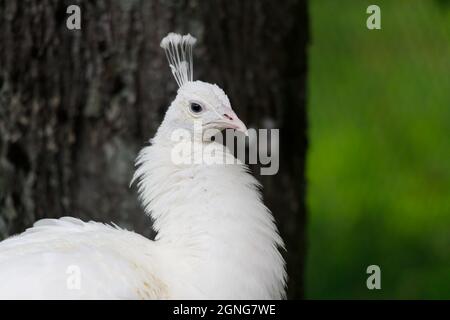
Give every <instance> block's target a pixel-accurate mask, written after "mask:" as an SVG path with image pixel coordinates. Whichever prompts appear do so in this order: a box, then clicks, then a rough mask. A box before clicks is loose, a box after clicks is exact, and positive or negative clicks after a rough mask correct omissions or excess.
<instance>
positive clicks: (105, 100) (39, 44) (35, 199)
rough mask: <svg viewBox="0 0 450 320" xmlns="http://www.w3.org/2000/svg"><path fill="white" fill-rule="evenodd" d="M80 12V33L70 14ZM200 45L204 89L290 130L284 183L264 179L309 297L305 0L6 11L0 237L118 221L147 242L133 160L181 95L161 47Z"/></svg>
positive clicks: (46, 1)
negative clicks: (80, 222)
mask: <svg viewBox="0 0 450 320" xmlns="http://www.w3.org/2000/svg"><path fill="white" fill-rule="evenodd" d="M71 4H78V5H79V6H80V7H81V15H82V23H81V30H68V29H67V28H66V19H67V17H68V16H69V15H68V14H67V13H66V8H67V7H68V6H69V5H71ZM170 31H176V32H180V33H187V32H190V33H191V34H193V35H195V36H196V37H197V38H198V40H199V41H198V45H197V47H196V50H195V52H194V55H195V59H194V60H195V61H194V66H195V67H194V71H195V74H194V77H195V78H196V79H201V80H203V81H207V82H215V83H217V84H219V85H220V86H221V87H222V88H224V90H225V92H226V93H227V94H228V96H229V98H230V101H231V103H232V105H233V108H234V109H235V110H236V112H237V114H238V115H240V117H241V119H242V120H243V121H244V122H246V123H248V124H251V126H253V127H264V126H266V125H267V123H269V124H270V125H271V126H273V127H274V128H280V141H281V142H280V171H279V173H278V174H277V175H274V176H258V177H257V178H258V179H259V180H261V181H262V183H263V185H264V197H265V202H266V204H267V206H268V207H269V208H270V209H271V210H272V211H273V213H274V215H275V218H276V219H277V220H278V222H279V226H280V230H281V233H282V236H283V238H284V239H285V242H286V245H287V253H286V258H287V264H288V274H289V298H300V297H302V295H303V287H304V285H303V284H304V282H303V270H304V258H305V201H304V200H305V174H304V163H305V152H306V145H307V143H306V141H307V139H306V112H305V104H306V102H305V83H306V73H307V70H306V46H307V39H308V20H307V7H306V0H287V1H283V2H279V1H278V2H274V1H238V0H231V1H230V0H220V1H204V2H203V1H202V2H200V1H195V0H190V1H144V0H127V1H126V0H122V1H112V0H111V1H106V0H103V1H102V0H99V1H92V2H90V1H74V0H70V1H57V0H54V1H52V0H41V1H31V0H30V1H7V0H0V239H1V238H5V237H7V236H9V235H12V234H15V233H18V232H21V231H23V230H24V229H25V228H27V227H30V226H31V225H32V224H33V222H34V221H36V220H38V219H41V218H44V217H60V216H64V215H70V216H75V217H80V218H82V219H84V220H97V221H102V222H110V221H113V222H115V223H117V224H119V225H121V226H123V227H126V228H129V229H132V230H136V231H137V232H139V233H142V234H144V235H146V236H149V237H151V236H152V231H151V228H150V225H151V222H150V221H149V219H148V218H147V217H146V216H145V215H144V214H143V212H142V209H141V208H140V207H139V204H138V201H137V197H136V194H135V190H133V189H130V188H129V187H128V184H129V181H130V178H131V176H132V173H133V168H134V167H133V163H134V158H135V156H136V155H137V152H138V151H139V149H140V148H141V147H142V146H143V145H144V144H145V143H146V141H147V140H148V139H149V138H150V137H152V136H153V135H154V133H155V130H156V128H157V127H158V125H159V123H160V121H161V119H162V116H163V114H164V112H165V110H166V108H167V106H168V105H169V103H170V102H171V100H172V99H173V98H174V96H175V92H176V83H175V81H174V80H173V79H172V78H171V74H170V72H169V69H168V66H167V63H166V60H165V59H166V58H165V55H164V53H163V51H162V49H160V47H159V42H160V40H161V39H162V37H163V36H165V35H166V34H167V33H168V32H170Z"/></svg>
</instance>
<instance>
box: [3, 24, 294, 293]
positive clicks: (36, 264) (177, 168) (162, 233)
mask: <svg viewBox="0 0 450 320" xmlns="http://www.w3.org/2000/svg"><path fill="white" fill-rule="evenodd" d="M195 42H196V39H195V38H193V37H192V36H191V35H185V36H181V35H178V34H174V33H170V34H169V35H168V36H166V37H165V38H164V39H163V40H162V41H161V47H163V48H164V49H165V51H166V54H167V58H168V60H169V63H170V68H171V70H172V73H173V75H174V77H175V79H176V81H177V83H178V85H179V89H178V93H177V96H176V98H175V100H174V101H173V102H172V104H171V105H170V107H169V108H168V110H167V112H166V115H165V117H164V120H163V122H162V123H161V125H160V127H159V129H158V130H157V133H156V135H155V137H154V138H153V139H152V140H151V145H150V146H148V147H144V148H143V149H142V151H141V152H140V154H139V156H138V158H137V161H136V165H137V170H136V172H135V174H134V177H133V181H136V182H137V187H138V192H139V198H140V200H141V201H142V205H143V208H144V210H145V212H146V213H147V214H148V215H150V216H151V218H152V219H153V220H154V224H153V227H154V229H155V230H156V232H157V236H156V238H155V240H154V241H153V240H149V239H147V238H145V237H143V236H141V235H139V234H137V233H134V232H131V231H127V230H124V229H121V228H119V227H118V226H116V225H112V226H111V225H106V224H103V223H98V222H92V221H91V222H83V221H81V220H79V219H75V218H70V217H63V218H60V219H43V220H40V221H38V222H36V223H35V224H34V226H33V227H32V228H30V229H27V230H26V231H25V232H23V233H22V234H19V235H17V236H13V237H10V238H8V239H6V240H4V241H2V242H0V298H1V299H15V298H19V299H283V298H285V286H286V271H285V262H284V260H283V257H282V255H281V254H280V250H281V249H282V248H284V244H283V241H282V239H281V237H280V236H279V234H278V231H277V228H276V225H275V222H274V219H273V216H272V214H271V212H270V211H269V210H268V209H267V208H266V206H265V205H264V204H263V202H262V198H261V194H260V190H259V188H260V185H259V184H258V182H257V181H256V179H255V178H253V177H252V175H250V174H249V173H248V169H247V167H246V165H245V164H242V163H241V162H239V161H238V160H236V159H234V158H233V156H232V155H231V153H230V152H229V151H228V149H227V148H224V147H223V145H222V144H219V143H217V142H213V141H211V140H210V139H205V138H204V137H202V135H199V134H197V133H196V132H195V130H194V127H195V125H194V123H195V121H202V122H201V123H202V128H201V129H202V130H206V129H211V128H214V129H219V130H222V129H226V128H232V129H236V130H240V131H243V132H245V131H246V130H247V129H246V127H245V125H244V123H243V122H242V121H241V120H239V118H238V117H237V116H236V114H235V113H234V111H233V110H232V108H231V106H230V102H229V100H228V97H227V96H226V94H225V93H224V92H223V91H222V89H220V88H219V87H218V86H217V85H213V84H209V83H205V82H201V81H193V69H192V48H193V46H194V44H195ZM180 129H183V132H184V133H189V134H191V138H190V139H185V138H183V139H180V140H177V141H178V142H175V141H174V139H173V135H174V132H177V130H178V131H179V130H180ZM175 146H177V148H180V146H181V147H183V148H184V147H186V148H187V149H186V148H185V149H183V148H182V150H188V153H187V154H188V155H194V154H195V153H196V152H198V150H205V149H206V148H209V149H207V150H208V154H214V155H215V156H220V157H222V156H223V157H225V158H227V159H230V157H232V159H234V160H235V161H234V163H233V164H223V163H205V162H204V161H203V162H201V161H200V162H199V161H183V162H182V163H179V162H177V161H174V154H175V153H174V150H175ZM189 150H190V151H189ZM184 160H186V159H184Z"/></svg>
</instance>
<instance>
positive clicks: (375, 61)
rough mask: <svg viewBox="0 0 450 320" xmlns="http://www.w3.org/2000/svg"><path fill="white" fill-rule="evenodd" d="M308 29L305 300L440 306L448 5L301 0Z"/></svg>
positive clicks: (447, 168) (449, 87)
mask: <svg viewBox="0 0 450 320" xmlns="http://www.w3.org/2000/svg"><path fill="white" fill-rule="evenodd" d="M370 4H377V5H378V6H379V7H380V8H381V27H382V29H381V30H373V31H372V30H368V29H367V28H366V27H365V21H366V18H367V17H368V16H369V15H368V14H364V12H365V10H366V8H367V6H368V5H370ZM310 19H311V46H310V50H309V60H310V64H309V67H310V68H309V79H308V95H309V96H308V100H309V104H308V118H309V139H310V144H309V146H310V148H309V153H308V156H307V179H308V192H307V194H308V198H307V199H308V200H307V201H308V209H309V211H308V214H309V224H308V226H307V232H308V255H307V259H306V261H307V272H306V287H307V289H306V296H307V297H308V298H373V299H378V298H382V299H386V298H401V299H423V298H427V299H431V298H445V299H449V298H450V2H449V1H443V0H441V1H423V0H408V1H401V0H400V1H381V0H377V1H351V0H344V1H322V0H312V1H310ZM371 264H376V265H379V266H380V268H381V287H382V289H381V290H372V291H369V290H367V288H366V284H365V281H366V279H367V277H368V275H366V274H365V270H366V268H367V266H368V265H371Z"/></svg>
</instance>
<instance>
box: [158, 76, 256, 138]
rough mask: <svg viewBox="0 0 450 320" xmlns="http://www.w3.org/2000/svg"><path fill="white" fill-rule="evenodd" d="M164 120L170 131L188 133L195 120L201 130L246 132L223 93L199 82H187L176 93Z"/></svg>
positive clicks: (213, 86)
mask: <svg viewBox="0 0 450 320" xmlns="http://www.w3.org/2000/svg"><path fill="white" fill-rule="evenodd" d="M165 121H167V122H169V124H170V127H171V128H172V129H179V128H181V129H185V130H190V131H191V130H193V129H194V124H195V123H196V121H197V123H198V124H201V127H202V129H203V131H205V130H208V129H216V130H223V129H235V130H237V131H241V132H243V133H246V132H247V127H246V126H245V124H244V123H243V122H242V121H241V120H240V119H239V118H238V116H237V115H236V113H235V112H234V111H233V109H232V108H231V105H230V101H229V100H228V97H227V95H226V94H225V92H224V91H223V90H222V89H220V88H219V87H218V86H217V85H215V84H210V83H206V82H202V81H194V82H187V83H185V84H184V85H183V86H182V87H181V88H180V89H179V90H178V95H177V97H176V99H175V101H174V103H172V105H171V106H170V108H169V110H168V112H167V115H166V119H165Z"/></svg>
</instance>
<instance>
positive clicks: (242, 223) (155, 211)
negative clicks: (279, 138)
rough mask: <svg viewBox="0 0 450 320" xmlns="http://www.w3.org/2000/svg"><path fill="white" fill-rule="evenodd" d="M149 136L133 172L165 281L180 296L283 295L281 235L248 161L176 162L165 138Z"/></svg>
mask: <svg viewBox="0 0 450 320" xmlns="http://www.w3.org/2000/svg"><path fill="white" fill-rule="evenodd" d="M152 142H153V145H151V146H149V147H145V148H144V149H143V150H142V151H141V152H140V154H139V157H138V159H137V165H138V166H139V167H138V169H137V170H136V173H135V175H134V178H133V180H137V181H138V190H139V196H140V199H141V201H142V203H143V206H144V209H145V212H146V213H147V214H149V215H150V216H151V217H152V218H153V220H154V228H155V230H156V231H157V232H158V234H157V237H156V239H155V242H156V243H157V244H159V245H161V246H163V247H164V252H166V253H167V268H166V271H167V275H168V276H167V278H166V279H165V281H167V282H168V283H169V286H172V287H174V288H176V291H177V292H184V293H185V294H181V296H180V297H178V298H208V299H214V298H221V299H241V298H242V299H249V298H250V299H280V298H285V282H286V272H285V265H284V260H283V258H282V256H281V254H280V252H279V250H278V249H279V248H280V247H283V241H282V239H281V238H280V236H279V235H278V232H277V229H276V226H275V223H274V220H273V217H272V215H271V213H270V211H269V210H268V209H267V208H266V207H265V206H264V204H263V202H262V200H261V195H260V192H259V184H258V182H257V181H256V180H255V179H254V178H253V177H252V176H251V175H250V174H249V173H248V172H247V168H246V166H245V165H242V164H234V165H206V164H190V165H176V164H174V163H173V161H172V160H171V146H170V144H167V143H161V142H160V141H158V136H156V137H155V139H154V140H153V141H152ZM204 145H206V143H204ZM210 146H211V145H210ZM213 146H214V148H215V149H217V152H222V153H223V152H226V153H227V154H228V156H229V155H230V154H229V153H228V150H227V149H226V148H223V146H222V145H219V144H216V143H213ZM174 274H177V276H175V277H174ZM193 295H195V297H194V296H193Z"/></svg>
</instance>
